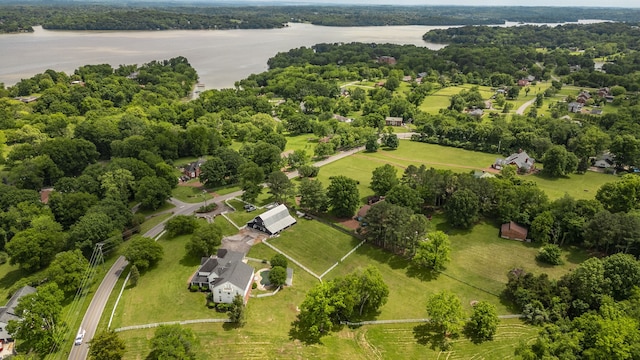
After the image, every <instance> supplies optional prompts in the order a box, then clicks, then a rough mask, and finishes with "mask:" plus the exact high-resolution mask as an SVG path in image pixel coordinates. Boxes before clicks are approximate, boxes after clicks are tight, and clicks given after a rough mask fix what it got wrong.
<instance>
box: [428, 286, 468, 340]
mask: <svg viewBox="0 0 640 360" xmlns="http://www.w3.org/2000/svg"><path fill="white" fill-rule="evenodd" d="M427 314H428V316H429V318H430V320H429V322H430V323H431V324H432V325H433V326H434V327H435V328H436V329H437V330H438V331H439V332H440V333H441V334H443V335H444V336H445V337H454V336H456V335H458V334H459V333H460V331H461V330H462V326H463V325H464V312H463V310H462V304H461V303H460V299H459V298H458V297H457V296H456V295H454V294H452V293H450V292H447V291H441V292H439V293H436V294H433V295H431V296H429V299H428V300H427Z"/></svg>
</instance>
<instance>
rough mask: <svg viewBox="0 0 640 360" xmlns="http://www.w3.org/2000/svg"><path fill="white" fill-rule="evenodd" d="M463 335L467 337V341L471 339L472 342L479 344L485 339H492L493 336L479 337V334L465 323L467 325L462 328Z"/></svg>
mask: <svg viewBox="0 0 640 360" xmlns="http://www.w3.org/2000/svg"><path fill="white" fill-rule="evenodd" d="M463 333H464V336H465V337H466V338H467V339H469V341H471V342H472V343H474V344H476V345H479V344H482V343H483V342H485V341H491V340H493V338H491V339H484V338H481V337H480V336H478V334H477V333H476V332H475V331H474V329H473V328H472V327H471V326H469V324H468V323H467V325H466V326H465V327H464V330H463Z"/></svg>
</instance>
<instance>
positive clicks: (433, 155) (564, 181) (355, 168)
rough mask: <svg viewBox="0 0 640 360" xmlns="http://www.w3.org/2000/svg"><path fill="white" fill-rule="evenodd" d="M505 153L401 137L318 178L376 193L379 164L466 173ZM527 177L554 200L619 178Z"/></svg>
mask: <svg viewBox="0 0 640 360" xmlns="http://www.w3.org/2000/svg"><path fill="white" fill-rule="evenodd" d="M498 157H502V156H501V155H493V154H487V153H482V152H477V151H470V150H464V149H458V148H454V147H448V146H441V145H435V144H426V143H420V142H415V141H409V140H400V146H399V147H398V149H396V150H392V151H386V150H379V151H377V152H375V153H366V152H360V153H357V154H355V155H352V156H349V157H346V158H344V159H341V160H338V161H336V162H333V163H331V164H328V165H326V166H323V167H322V168H321V169H320V173H319V175H318V179H320V180H321V181H322V183H323V185H324V186H325V187H326V186H327V185H329V182H330V180H329V178H330V177H331V176H336V175H343V174H344V175H346V176H349V177H351V178H353V179H355V180H357V181H358V182H359V184H358V189H359V191H360V197H361V198H362V199H363V201H364V199H365V198H366V196H369V195H373V191H372V190H371V189H370V188H369V183H370V182H371V173H372V172H373V170H374V169H375V168H376V167H379V166H382V165H384V164H391V165H394V166H395V167H396V168H397V169H398V176H402V173H403V171H404V168H406V167H407V166H409V165H411V164H413V165H416V166H420V165H422V164H424V165H425V166H427V167H433V168H436V169H449V170H452V171H454V172H458V173H463V172H470V171H473V170H479V169H486V168H488V167H489V166H490V165H491V164H493V162H494V161H495V159H496V158H498ZM523 178H524V179H527V180H531V181H534V182H536V183H537V184H538V186H539V187H540V188H541V189H542V190H544V191H545V192H546V193H547V195H548V196H549V198H550V199H556V198H559V197H562V196H564V194H565V193H568V194H569V195H571V196H573V197H574V198H576V199H593V198H594V196H595V194H596V192H597V191H598V189H599V188H600V186H602V184H604V183H607V182H611V181H615V180H616V177H615V176H612V175H606V174H601V173H595V172H590V171H588V172H587V173H586V174H583V175H578V174H572V175H570V176H568V177H563V178H557V179H550V178H547V177H544V176H541V175H525V176H523Z"/></svg>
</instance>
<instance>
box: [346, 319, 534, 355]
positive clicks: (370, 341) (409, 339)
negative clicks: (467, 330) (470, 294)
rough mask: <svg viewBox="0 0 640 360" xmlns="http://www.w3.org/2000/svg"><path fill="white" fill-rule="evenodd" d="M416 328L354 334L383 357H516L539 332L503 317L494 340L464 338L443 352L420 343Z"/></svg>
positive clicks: (392, 327)
mask: <svg viewBox="0 0 640 360" xmlns="http://www.w3.org/2000/svg"><path fill="white" fill-rule="evenodd" d="M416 328H418V329H419V327H418V324H392V325H384V326H364V327H362V328H360V329H358V330H357V334H356V335H355V337H356V338H357V339H358V340H359V341H360V342H363V343H365V344H367V345H368V346H367V347H363V348H368V349H371V350H372V351H375V353H376V354H377V355H378V356H380V358H382V359H514V358H515V356H514V354H513V353H514V349H515V345H516V344H517V343H518V342H519V341H531V340H533V339H534V338H535V337H536V334H537V333H538V331H539V328H536V327H533V326H528V325H525V324H523V323H522V321H520V320H517V319H509V320H502V321H501V322H500V324H499V325H498V332H497V333H496V335H495V337H494V340H493V341H489V342H485V343H482V344H474V343H472V342H471V341H469V340H467V339H466V338H464V337H462V338H459V339H457V340H454V341H453V348H452V350H451V351H446V352H440V351H435V350H432V349H431V347H430V345H428V344H420V343H418V342H417V341H416V336H415V329H416Z"/></svg>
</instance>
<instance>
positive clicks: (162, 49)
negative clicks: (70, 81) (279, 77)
mask: <svg viewBox="0 0 640 360" xmlns="http://www.w3.org/2000/svg"><path fill="white" fill-rule="evenodd" d="M600 21H601V20H583V21H580V22H582V23H586V22H600ZM516 25H518V24H516V23H507V24H506V25H505V26H516ZM549 25H558V24H549ZM448 27H449V26H365V27H326V26H316V25H310V24H299V23H291V24H289V26H288V27H285V28H282V29H270V30H174V31H52V30H44V29H42V28H41V27H36V28H35V31H34V32H33V33H27V34H9V35H0V82H4V84H5V85H6V86H9V85H13V84H15V83H16V82H18V81H20V79H22V78H29V77H31V76H33V75H35V74H37V73H42V72H44V71H45V70H47V69H53V70H56V71H64V72H66V73H67V74H70V73H72V72H73V71H74V70H75V69H76V68H78V67H79V66H82V65H86V64H105V63H107V64H111V65H112V66H114V67H117V66H118V65H121V64H138V65H141V64H143V63H146V62H149V61H152V60H164V59H169V58H172V57H176V56H184V57H186V58H187V59H189V62H190V63H191V65H192V66H193V67H194V68H195V69H196V71H197V72H198V75H199V76H200V82H202V83H204V84H205V86H206V88H208V89H212V88H213V89H221V88H228V87H233V84H234V83H235V82H236V81H238V80H241V79H244V78H246V77H247V76H249V75H251V74H255V73H260V72H263V71H265V70H267V60H268V59H269V58H270V57H272V56H274V55H275V54H276V53H278V52H283V51H288V50H290V49H293V48H298V47H301V46H307V47H310V46H312V45H315V44H318V43H335V42H364V43H392V44H400V45H403V44H413V45H416V46H424V47H427V48H430V49H433V50H438V49H441V48H442V47H444V46H445V45H442V44H432V43H427V42H425V41H423V40H422V35H424V33H426V32H428V31H429V30H432V29H443V28H448Z"/></svg>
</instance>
